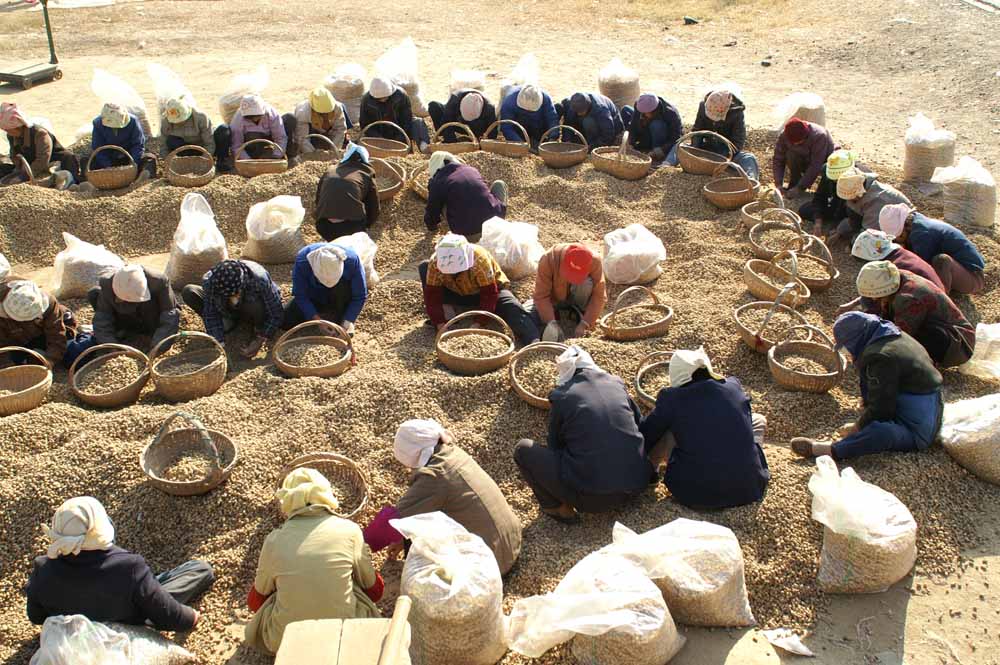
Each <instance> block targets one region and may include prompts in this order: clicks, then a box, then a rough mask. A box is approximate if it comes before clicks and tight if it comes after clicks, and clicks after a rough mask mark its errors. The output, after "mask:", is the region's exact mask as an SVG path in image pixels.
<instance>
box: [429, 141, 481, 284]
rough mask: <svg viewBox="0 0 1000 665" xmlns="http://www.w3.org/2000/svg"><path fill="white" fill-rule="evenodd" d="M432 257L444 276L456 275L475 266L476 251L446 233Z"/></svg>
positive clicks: (457, 236)
mask: <svg viewBox="0 0 1000 665" xmlns="http://www.w3.org/2000/svg"><path fill="white" fill-rule="evenodd" d="M434 154H437V153H434ZM434 257H435V263H436V264H437V268H438V270H440V271H441V272H442V273H444V274H445V275H457V274H458V273H460V272H465V271H466V270H468V269H469V268H471V267H472V266H473V264H475V262H476V250H475V248H474V247H473V246H472V244H471V243H470V242H469V241H468V240H466V238H465V236H460V235H458V234H456V233H448V234H446V235H445V236H444V237H443V238H441V240H439V241H438V244H437V248H436V249H435V252H434Z"/></svg>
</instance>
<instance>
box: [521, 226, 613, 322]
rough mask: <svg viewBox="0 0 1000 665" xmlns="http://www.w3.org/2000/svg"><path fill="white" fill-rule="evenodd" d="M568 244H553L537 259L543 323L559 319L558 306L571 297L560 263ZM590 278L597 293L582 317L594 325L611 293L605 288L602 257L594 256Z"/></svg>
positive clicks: (537, 304) (538, 306) (537, 290)
mask: <svg viewBox="0 0 1000 665" xmlns="http://www.w3.org/2000/svg"><path fill="white" fill-rule="evenodd" d="M567 248H569V245H568V244H565V243H564V244H560V245H556V246H554V247H553V248H552V249H550V250H549V251H547V252H546V253H545V254H544V255H543V256H542V259H541V260H540V261H539V262H538V274H537V275H536V276H535V294H534V300H535V309H536V310H538V314H539V316H541V318H542V323H548V322H549V321H552V320H554V319H555V318H556V314H555V309H554V308H555V305H556V304H557V303H560V302H564V301H565V300H566V299H567V298H569V282H567V281H566V278H565V277H563V276H562V274H561V273H560V270H559V266H561V265H562V260H563V256H564V255H565V254H566V249H567ZM590 278H591V279H593V280H594V293H593V295H591V296H590V302H589V303H587V309H586V310H585V311H584V312H583V320H584V321H586V322H587V325H589V326H590V327H591V328H593V327H594V326H596V325H597V319H598V317H600V316H601V312H602V311H603V310H604V303H606V302H607V300H608V294H607V292H606V290H605V287H604V266H603V264H602V263H601V257H600V256H597V255H596V254H595V255H594V260H593V262H592V263H591V264H590Z"/></svg>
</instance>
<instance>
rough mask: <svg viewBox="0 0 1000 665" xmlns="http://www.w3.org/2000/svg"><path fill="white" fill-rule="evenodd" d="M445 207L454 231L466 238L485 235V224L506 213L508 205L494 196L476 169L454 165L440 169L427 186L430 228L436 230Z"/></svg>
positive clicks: (466, 165) (447, 165)
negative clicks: (479, 234) (442, 209)
mask: <svg viewBox="0 0 1000 665" xmlns="http://www.w3.org/2000/svg"><path fill="white" fill-rule="evenodd" d="M444 206H447V208H448V227H449V228H450V229H451V232H452V233H457V234H459V235H464V236H467V235H473V234H476V233H482V232H483V222H485V221H486V220H487V219H490V218H491V217H504V216H506V214H507V206H505V205H504V204H502V203H500V201H498V200H497V198H496V197H495V196H493V193H492V192H490V188H489V186H488V185H487V184H486V181H485V180H483V176H482V175H480V173H479V171H478V170H477V169H476V168H475V167H474V166H469V165H468V164H457V163H454V162H453V163H451V164H445V165H444V166H442V167H441V168H440V169H438V172H437V173H435V174H434V177H433V178H431V181H430V183H429V184H428V186H427V208H426V209H425V210H424V224H426V225H427V228H428V229H434V228H436V227H437V225H438V223H439V222H440V221H441V208H442V207H444Z"/></svg>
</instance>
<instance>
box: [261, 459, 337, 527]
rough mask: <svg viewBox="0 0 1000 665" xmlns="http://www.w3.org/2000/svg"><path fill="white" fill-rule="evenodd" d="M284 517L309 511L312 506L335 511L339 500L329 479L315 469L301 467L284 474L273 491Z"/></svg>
mask: <svg viewBox="0 0 1000 665" xmlns="http://www.w3.org/2000/svg"><path fill="white" fill-rule="evenodd" d="M274 496H275V497H277V499H278V503H280V504H281V512H282V513H283V514H284V516H285V518H286V519H290V518H292V517H295V516H296V515H301V514H302V513H305V512H309V511H310V510H311V509H312V508H313V507H314V506H318V507H320V508H323V509H324V510H326V511H328V512H330V513H336V512H337V509H338V508H340V502H339V501H337V497H335V496H334V495H333V488H332V487H331V486H330V481H329V480H327V479H326V476H324V475H323V474H322V473H320V472H319V471H317V470H316V469H310V468H308V467H301V468H298V469H295V470H294V471H292V472H291V473H290V474H288V475H287V476H285V479H284V480H283V481H282V483H281V488H280V489H279V490H278V491H277V492H275V493H274Z"/></svg>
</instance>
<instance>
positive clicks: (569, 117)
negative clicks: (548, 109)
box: [556, 92, 625, 150]
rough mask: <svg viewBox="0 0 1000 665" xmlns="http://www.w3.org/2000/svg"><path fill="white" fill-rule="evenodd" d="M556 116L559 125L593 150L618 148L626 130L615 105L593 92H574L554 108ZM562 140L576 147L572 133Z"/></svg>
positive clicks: (564, 135)
mask: <svg viewBox="0 0 1000 665" xmlns="http://www.w3.org/2000/svg"><path fill="white" fill-rule="evenodd" d="M556 115H558V116H559V117H560V118H562V119H563V122H562V124H564V125H568V126H569V127H572V128H573V129H575V130H577V131H578V132H580V133H581V134H582V135H583V137H584V139H586V141H587V146H588V147H589V148H590V149H591V150H593V149H594V148H600V147H602V146H611V145H618V144H619V143H620V142H621V135H622V132H623V131H625V126H624V124H623V123H622V116H621V113H620V112H619V110H618V107H617V106H615V103H614V102H613V101H611V100H610V99H609V98H607V97H605V96H604V95H602V94H600V93H596V92H576V93H573V95H572V96H571V97H567V98H566V99H564V100H562V102H560V103H559V104H556ZM563 140H564V141H569V142H572V143H579V142H580V139H579V138H578V137H577V135H576V134H574V133H573V132H564V133H563Z"/></svg>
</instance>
